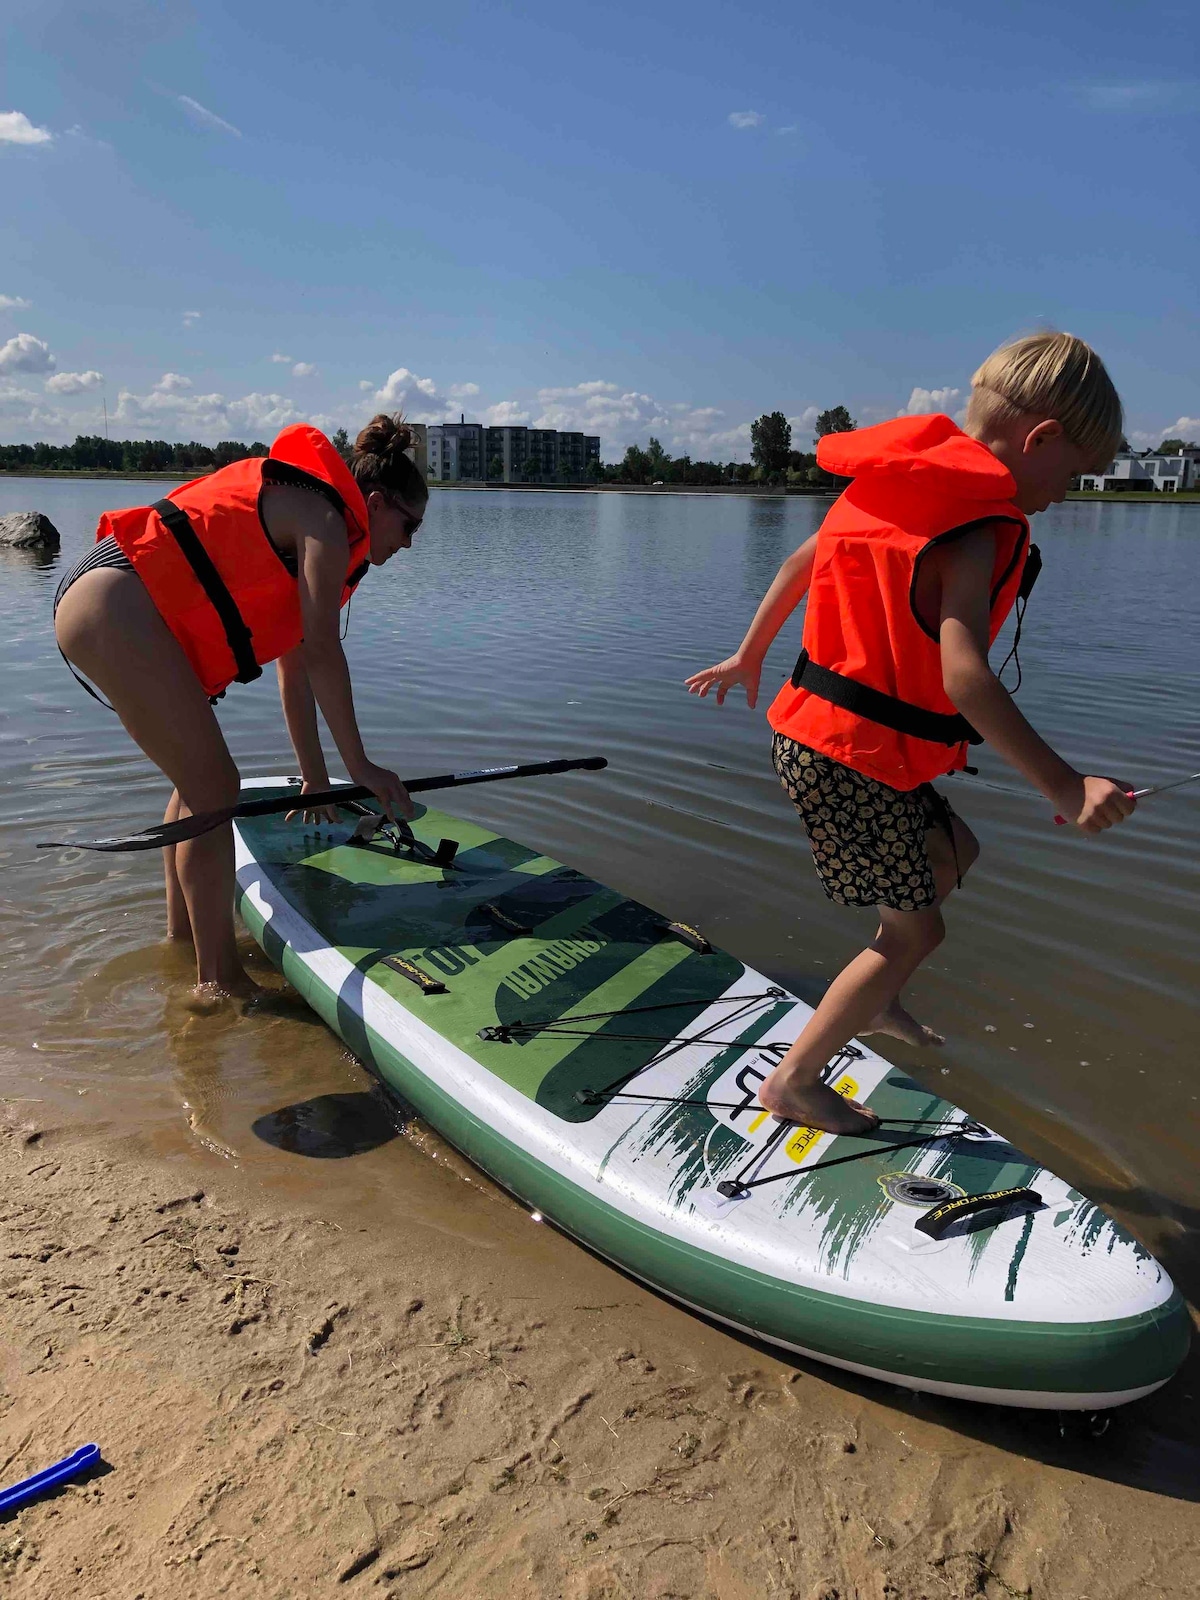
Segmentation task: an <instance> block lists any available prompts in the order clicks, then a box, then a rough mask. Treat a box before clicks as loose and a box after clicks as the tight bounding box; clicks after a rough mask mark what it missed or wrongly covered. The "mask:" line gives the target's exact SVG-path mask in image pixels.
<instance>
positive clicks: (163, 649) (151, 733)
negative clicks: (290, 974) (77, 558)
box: [55, 569, 247, 989]
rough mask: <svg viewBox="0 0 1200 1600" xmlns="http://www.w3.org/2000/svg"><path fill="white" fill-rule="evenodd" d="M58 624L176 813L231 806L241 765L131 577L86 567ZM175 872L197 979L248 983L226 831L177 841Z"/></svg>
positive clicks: (70, 653)
mask: <svg viewBox="0 0 1200 1600" xmlns="http://www.w3.org/2000/svg"><path fill="white" fill-rule="evenodd" d="M55 629H56V633H57V636H58V642H59V645H60V647H61V649H62V651H63V654H64V655H65V656H66V657H67V659H68V660H69V661H71V662H72V663H73V664H74V665H75V666H76V667H78V668H79V670H80V671H81V672H82V673H83V674H84V675H85V676H86V677H88V678H90V679H91V680H92V682H93V683H95V684H96V685H97V687H98V688H99V689H101V690H102V691H103V692H104V693H105V694H106V695H107V696H108V698H109V700H110V701H111V702H112V704H113V706H114V707H115V709H116V711H117V714H118V716H119V717H120V718H121V721H122V722H123V723H124V725H125V728H126V730H127V732H128V733H129V735H130V737H131V738H132V739H133V740H134V741H135V743H137V744H138V745H140V746H141V748H142V749H143V750H144V751H145V753H146V755H147V756H149V758H150V759H151V761H153V762H154V763H155V764H156V765H157V766H158V767H160V768H161V770H162V771H163V772H164V773H165V774H166V775H167V777H168V778H169V779H170V780H171V782H172V783H173V784H174V785H175V788H176V790H177V791H178V795H179V806H178V814H179V815H180V816H189V815H191V814H192V813H193V812H198V811H215V810H218V809H219V808H221V807H222V806H228V805H233V804H234V803H235V802H236V800H237V797H238V787H239V785H238V774H237V768H236V767H235V766H234V764H233V758H232V757H231V756H230V754H229V750H228V748H227V747H226V744H225V740H224V738H223V737H222V734H221V730H220V727H219V726H218V724H217V719H216V717H215V716H214V715H213V711H212V707H211V706H210V705H209V703H208V700H207V697H206V696H205V694H204V691H203V689H202V688H201V687H200V682H199V680H198V679H197V677H196V674H195V673H194V672H193V670H192V667H191V663H190V662H189V661H188V659H187V657H186V655H185V654H184V652H183V648H182V646H181V645H180V644H179V641H178V640H177V639H176V638H175V636H174V634H173V633H172V632H171V630H170V629H169V628H168V627H167V625H166V623H165V622H164V621H163V619H162V617H161V616H160V615H159V613H158V610H157V609H156V607H155V605H154V602H153V601H152V600H151V599H150V596H149V594H148V593H147V592H146V589H145V586H144V585H143V584H142V581H141V579H140V578H138V577H137V575H136V574H135V573H132V572H121V571H115V570H112V569H101V570H98V571H95V572H89V573H85V574H84V575H83V576H82V577H80V578H79V579H77V581H76V582H75V583H73V584H72V585H71V587H70V589H68V590H67V593H66V594H65V595H64V596H63V598H62V600H61V602H60V604H59V608H58V616H57V618H56V623H55ZM168 815H170V811H168ZM170 870H171V869H170V867H168V874H169V873H170ZM174 871H175V873H176V874H177V876H178V882H179V889H180V894H181V896H182V900H183V904H184V909H185V910H186V913H187V919H188V923H189V925H190V927H191V931H192V937H193V940H194V942H195V946H196V981H197V983H199V984H213V985H215V986H217V987H219V988H221V989H231V988H235V987H242V986H244V985H245V983H246V982H247V979H246V975H245V973H244V972H243V970H242V964H241V961H240V959H239V957H238V953H237V945H236V942H235V938H234V929H233V887H234V880H233V830H232V828H231V827H229V826H228V825H226V826H225V827H223V828H215V829H213V831H212V832H211V833H206V834H202V835H201V836H200V838H198V839H189V840H188V841H187V842H186V843H184V844H181V845H178V846H177V847H176V849H175V860H174Z"/></svg>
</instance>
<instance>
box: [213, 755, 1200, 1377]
mask: <svg viewBox="0 0 1200 1600" xmlns="http://www.w3.org/2000/svg"><path fill="white" fill-rule="evenodd" d="M253 787H254V793H255V795H256V796H257V795H260V794H262V793H264V792H270V790H271V788H272V787H275V788H277V789H279V790H280V792H284V785H283V782H282V780H271V781H270V782H266V781H260V782H259V783H257V784H256V785H254V786H253ZM411 829H412V834H413V837H414V844H413V845H412V846H411V847H397V846H396V845H394V844H393V843H392V842H391V841H389V840H388V839H387V838H385V837H383V836H381V835H379V834H377V835H376V836H375V837H374V839H372V840H371V841H369V842H366V843H363V842H359V843H353V844H352V843H350V842H349V841H350V838H351V836H352V834H353V832H354V821H353V820H350V821H348V822H347V824H345V825H341V824H338V825H334V826H332V827H322V828H320V829H314V828H311V827H309V828H305V827H303V826H301V825H298V824H295V823H291V824H289V823H286V822H284V820H283V819H282V817H279V816H270V817H261V818H254V819H249V820H244V821H242V822H240V823H239V824H238V825H237V835H238V878H239V888H240V904H241V909H242V913H243V916H244V918H245V920H246V922H247V925H248V926H249V927H250V929H251V931H252V932H254V933H255V935H256V936H257V937H258V938H259V939H260V942H262V944H263V946H264V948H265V949H266V950H267V952H268V954H270V955H271V956H272V958H273V959H275V960H276V961H277V963H278V964H279V965H280V966H281V967H282V968H283V970H284V972H285V973H286V974H287V975H288V976H289V978H291V979H292V981H293V982H294V983H295V984H296V985H297V987H298V988H299V989H300V990H301V992H302V993H304V994H305V996H306V998H308V999H309V1001H310V1002H311V1003H312V1004H313V1005H314V1006H315V1007H316V1009H317V1010H318V1011H319V1012H320V1013H321V1014H322V1015H323V1016H324V1017H325V1018H326V1020H327V1021H328V1022H329V1023H330V1024H331V1026H333V1027H334V1028H335V1029H336V1030H337V1031H338V1032H339V1033H340V1034H341V1036H342V1037H343V1039H345V1041H346V1043H347V1044H348V1045H349V1047H350V1048H351V1050H353V1051H354V1053H355V1054H356V1055H358V1056H359V1057H360V1059H362V1060H363V1061H364V1063H365V1064H366V1065H367V1066H368V1067H369V1068H370V1069H371V1070H373V1071H375V1072H376V1073H377V1074H379V1075H380V1076H381V1077H382V1078H383V1079H384V1080H385V1081H386V1082H387V1083H388V1084H390V1085H391V1086H392V1087H393V1088H394V1089H395V1090H396V1091H397V1092H399V1093H400V1094H401V1095H402V1096H403V1097H404V1098H405V1099H406V1100H407V1101H409V1102H410V1103H411V1104H412V1105H413V1106H414V1107H415V1108H416V1109H417V1110H418V1111H419V1112H420V1113H421V1115H423V1116H425V1117H426V1118H427V1120H429V1121H430V1123H431V1124H432V1125H433V1126H435V1127H438V1128H439V1130H440V1131H441V1132H443V1133H444V1134H445V1135H446V1137H448V1138H449V1139H451V1141H452V1142H454V1143H456V1144H457V1145H458V1146H459V1147H460V1148H461V1149H463V1150H464V1152H465V1153H466V1154H467V1155H468V1156H470V1157H471V1158H472V1159H473V1160H475V1161H476V1162H477V1163H478V1164H479V1165H480V1166H481V1167H483V1168H484V1169H485V1170H486V1171H488V1172H490V1173H491V1174H492V1175H493V1176H494V1177H495V1178H497V1180H498V1181H499V1182H501V1183H502V1184H504V1185H505V1186H506V1187H508V1188H509V1189H510V1190H512V1191H513V1192H514V1193H515V1194H516V1195H518V1196H519V1197H520V1198H521V1199H523V1200H524V1201H526V1202H527V1203H529V1204H531V1205H532V1206H535V1207H536V1208H537V1209H538V1210H540V1211H541V1212H543V1213H544V1214H545V1215H546V1216H547V1217H549V1218H550V1219H552V1220H554V1221H556V1222H557V1223H559V1225H560V1226H562V1227H563V1228H564V1229H565V1230H566V1231H567V1232H570V1233H573V1234H575V1235H576V1236H577V1237H579V1238H581V1239H582V1240H584V1242H586V1243H587V1244H589V1245H590V1246H591V1247H592V1248H594V1249H596V1250H598V1251H599V1252H600V1253H602V1254H604V1255H607V1256H609V1257H610V1258H611V1259H612V1260H614V1261H615V1262H616V1263H617V1264H618V1265H621V1266H623V1267H625V1268H626V1269H627V1270H629V1271H631V1272H633V1273H634V1274H635V1275H637V1276H639V1277H642V1278H644V1279H645V1280H646V1281H648V1282H650V1283H651V1284H653V1285H654V1286H656V1287H658V1288H661V1289H663V1290H665V1292H667V1293H669V1294H672V1295H674V1296H675V1297H676V1298H677V1299H681V1300H683V1301H685V1303H687V1304H689V1305H693V1306H696V1307H698V1308H700V1309H703V1310H705V1311H707V1312H709V1313H710V1314H712V1315H714V1316H717V1317H720V1318H721V1319H723V1320H724V1321H726V1322H729V1323H732V1324H733V1325H734V1326H736V1327H739V1328H745V1329H747V1330H749V1331H752V1332H754V1333H756V1334H758V1335H760V1336H762V1337H765V1338H768V1339H772V1340H774V1341H775V1342H777V1343H779V1344H783V1345H786V1346H787V1347H788V1348H790V1349H793V1350H798V1351H802V1352H804V1353H808V1354H814V1355H817V1356H819V1357H821V1358H822V1359H824V1360H827V1361H833V1362H834V1363H835V1364H840V1365H844V1366H848V1367H851V1368H853V1369H854V1370H857V1371H865V1372H871V1373H878V1374H880V1375H884V1376H887V1377H889V1378H891V1379H893V1380H894V1381H897V1382H900V1383H905V1384H908V1385H909V1386H911V1387H916V1388H932V1389H939V1390H941V1391H943V1392H947V1393H954V1394H966V1395H969V1396H972V1397H976V1398H984V1399H990V1400H996V1399H999V1400H1001V1401H1004V1400H1008V1401H1009V1403H1014V1404H1031V1405H1057V1406H1071V1405H1080V1406H1083V1405H1088V1406H1102V1405H1109V1404H1115V1403H1119V1402H1120V1401H1121V1400H1124V1399H1129V1398H1132V1397H1133V1396H1134V1395H1135V1394H1136V1393H1142V1392H1146V1391H1147V1390H1148V1389H1150V1388H1153V1387H1156V1386H1157V1385H1158V1384H1160V1383H1162V1382H1164V1381H1166V1379H1167V1378H1168V1377H1169V1376H1170V1374H1171V1373H1172V1372H1173V1371H1174V1370H1175V1367H1176V1366H1177V1365H1178V1363H1179V1361H1180V1360H1182V1357H1183V1354H1184V1352H1185V1350H1186V1348H1187V1339H1188V1330H1189V1322H1188V1317H1187V1313H1186V1308H1185V1307H1184V1306H1183V1303H1182V1301H1181V1300H1180V1297H1179V1296H1178V1294H1177V1293H1176V1292H1175V1291H1174V1289H1173V1286H1172V1285H1171V1282H1170V1279H1169V1278H1168V1277H1167V1274H1166V1272H1165V1271H1164V1270H1163V1268H1162V1267H1161V1266H1160V1265H1159V1263H1158V1262H1157V1261H1155V1260H1154V1258H1153V1257H1152V1256H1151V1255H1150V1254H1149V1253H1148V1252H1147V1251H1146V1250H1145V1249H1144V1248H1143V1247H1142V1246H1141V1245H1140V1244H1139V1243H1138V1242H1137V1241H1136V1240H1135V1239H1134V1238H1133V1237H1132V1236H1131V1235H1129V1234H1128V1233H1126V1232H1125V1231H1124V1230H1123V1229H1122V1228H1120V1227H1119V1225H1118V1224H1117V1223H1116V1222H1115V1221H1114V1220H1113V1219H1112V1218H1110V1217H1109V1216H1108V1215H1107V1214H1106V1213H1105V1212H1104V1211H1102V1210H1101V1209H1100V1208H1099V1207H1097V1206H1095V1205H1094V1204H1092V1203H1091V1202H1090V1201H1089V1200H1087V1199H1086V1197H1085V1196H1083V1195H1082V1194H1079V1193H1078V1192H1077V1191H1075V1190H1074V1189H1072V1188H1070V1186H1069V1185H1067V1184H1066V1183H1065V1182H1064V1181H1063V1180H1062V1179H1059V1178H1057V1177H1056V1176H1055V1175H1054V1174H1053V1173H1050V1172H1048V1171H1047V1170H1046V1169H1044V1168H1043V1167H1041V1166H1040V1164H1039V1163H1038V1162H1037V1161H1035V1160H1033V1159H1031V1158H1030V1157H1028V1156H1026V1155H1024V1154H1023V1153H1022V1152H1021V1151H1019V1150H1018V1149H1016V1148H1014V1147H1013V1146H1012V1145H1011V1144H1009V1143H1008V1142H1007V1141H1006V1140H1005V1139H1003V1138H1002V1137H1000V1136H999V1135H998V1134H996V1133H994V1132H992V1131H991V1130H988V1129H984V1128H980V1127H979V1126H978V1125H977V1124H975V1125H973V1129H972V1125H971V1123H970V1119H969V1118H967V1117H966V1114H965V1113H963V1112H961V1111H960V1110H959V1109H958V1108H956V1107H955V1106H953V1105H951V1104H950V1103H949V1102H948V1101H946V1100H945V1099H944V1098H942V1097H941V1096H940V1095H938V1094H937V1093H936V1092H934V1091H932V1090H930V1089H928V1088H927V1087H925V1086H924V1085H922V1084H921V1083H920V1082H918V1081H917V1080H916V1079H915V1078H913V1077H912V1076H910V1075H909V1074H908V1073H907V1072H905V1071H903V1070H901V1069H900V1068H897V1067H894V1066H891V1065H890V1064H889V1063H887V1062H886V1061H884V1060H883V1059H882V1058H881V1057H879V1056H877V1055H875V1054H874V1052H872V1051H870V1050H869V1049H866V1048H865V1047H863V1046H861V1045H857V1044H854V1045H850V1046H848V1047H847V1049H846V1050H845V1051H844V1052H842V1053H841V1054H840V1055H839V1056H838V1057H837V1058H835V1060H834V1061H833V1062H832V1063H831V1064H830V1067H829V1069H828V1072H827V1081H829V1082H830V1083H831V1084H832V1086H833V1087H834V1088H835V1089H836V1090H837V1091H838V1092H839V1093H843V1094H845V1095H847V1096H850V1097H853V1098H855V1099H859V1100H862V1101H863V1102H864V1103H866V1104H869V1105H870V1107H871V1109H872V1110H873V1111H875V1112H876V1113H878V1115H879V1116H880V1117H881V1118H883V1119H885V1120H884V1125H883V1126H882V1127H881V1128H880V1129H879V1130H878V1131H877V1132H876V1133H875V1134H873V1135H871V1136H869V1137H867V1138H863V1139H856V1138H847V1137H840V1138H839V1137H834V1136H832V1135H828V1134H823V1133H820V1132H818V1131H816V1130H812V1129H806V1128H798V1127H794V1126H785V1125H783V1124H781V1123H779V1122H778V1121H777V1119H775V1118H773V1117H771V1116H770V1115H769V1114H768V1113H766V1112H764V1111H763V1109H762V1107H761V1106H760V1105H758V1104H757V1100H756V1091H757V1088H758V1085H759V1084H760V1083H761V1082H762V1080H763V1078H764V1077H765V1076H766V1075H767V1073H769V1072H770V1071H771V1069H772V1068H773V1066H774V1065H775V1063H776V1062H777V1061H778V1059H779V1056H780V1054H781V1053H782V1051H783V1050H784V1049H786V1048H787V1046H788V1045H789V1044H790V1043H791V1041H792V1040H793V1039H794V1038H795V1037H796V1035H797V1033H798V1032H799V1031H800V1028H801V1027H802V1026H803V1024H804V1022H805V1020H806V1019H807V1017H808V1016H809V1015H810V1014H811V1012H810V1009H809V1008H808V1007H807V1006H806V1005H804V1003H803V1002H801V1001H799V1000H798V999H796V997H794V996H793V995H791V994H789V993H788V992H787V991H786V990H784V989H782V988H781V987H779V986H778V985H775V984H773V983H771V982H770V981H769V980H768V979H766V978H764V977H762V975H761V974H759V973H756V972H754V971H753V970H752V969H749V968H747V967H745V966H744V965H743V963H741V962H740V961H738V960H737V959H736V958H735V957H733V956H732V955H729V954H727V953H726V952H724V951H721V950H718V949H712V950H709V951H707V952H706V953H701V951H700V950H698V949H696V948H695V941H694V940H690V939H686V938H684V937H681V936H680V934H678V933H676V932H673V931H672V930H671V928H670V921H671V918H670V917H669V916H667V915H664V914H662V913H659V912H656V911H653V910H651V909H649V908H648V907H646V906H644V905H641V904H640V903H639V902H637V901H635V900H632V899H629V898H627V897H625V896H623V895H621V894H620V893H618V892H617V891H616V890H613V889H610V888H608V887H606V886H605V885H603V884H600V883H597V882H595V881H594V880H592V879H590V878H588V877H587V876H586V875H584V874H582V873H580V872H578V871H576V870H574V869H573V868H571V867H568V866H564V865H562V864H560V863H559V862H557V861H554V860H552V859H550V858H548V857H547V856H544V855H541V854H538V853H537V852H536V851H534V850H532V849H530V848H527V847H526V846H523V845H520V844H517V843H515V842H514V841H512V840H510V839H506V838H503V837H502V836H499V835H496V834H494V833H492V832H490V831H489V830H487V829H486V828H483V827H480V826H478V825H477V824H474V823H471V822H467V821H465V820H463V819H461V818H457V817H454V816H452V815H450V814H448V813H445V812H441V811H437V810H434V809H433V808H430V807H423V806H418V807H417V814H416V816H415V817H414V819H413V821H412V823H411ZM446 839H449V840H453V841H454V842H455V843H456V845H457V851H456V853H455V856H454V859H453V862H452V863H450V864H437V863H435V862H434V861H432V859H431V856H432V853H433V852H434V851H436V850H437V849H438V846H439V844H440V843H441V841H442V840H446ZM964 1130H972V1131H964ZM848 1156H849V1157H855V1158H856V1159H852V1160H845V1159H843V1158H845V1157H848ZM818 1168H819V1169H820V1170H817V1169H818ZM731 1186H732V1191H731ZM998 1191H999V1192H1004V1193H1007V1192H1008V1191H1022V1192H1024V1191H1032V1198H1030V1196H1029V1195H1028V1194H1025V1195H1024V1198H1021V1199H1013V1200H1012V1201H1011V1202H1010V1203H1007V1204H1002V1203H1000V1202H997V1204H996V1206H995V1208H994V1209H990V1210H987V1211H984V1212H982V1213H976V1214H973V1215H968V1216H963V1217H961V1218H960V1219H958V1220H957V1221H953V1222H951V1223H950V1224H948V1226H947V1228H946V1230H945V1232H944V1233H940V1234H939V1235H938V1236H936V1237H930V1236H928V1235H927V1234H926V1233H924V1232H922V1231H921V1230H919V1229H918V1228H917V1227H916V1225H915V1224H916V1222H917V1221H918V1220H919V1219H920V1218H922V1217H924V1216H926V1215H927V1214H928V1213H930V1212H931V1210H932V1209H933V1208H934V1207H935V1206H936V1205H937V1204H939V1203H941V1204H945V1203H946V1202H948V1201H950V1200H953V1199H954V1198H956V1197H959V1196H964V1197H966V1196H978V1195H982V1194H987V1193H993V1192H998Z"/></svg>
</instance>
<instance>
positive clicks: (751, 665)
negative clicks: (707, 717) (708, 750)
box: [684, 656, 762, 711]
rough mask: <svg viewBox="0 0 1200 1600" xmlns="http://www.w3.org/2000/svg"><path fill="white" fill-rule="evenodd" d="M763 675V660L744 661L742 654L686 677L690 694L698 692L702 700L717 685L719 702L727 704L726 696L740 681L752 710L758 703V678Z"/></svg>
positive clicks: (720, 704)
mask: <svg viewBox="0 0 1200 1600" xmlns="http://www.w3.org/2000/svg"><path fill="white" fill-rule="evenodd" d="M761 677H762V662H761V661H753V662H744V661H743V660H742V659H741V657H740V656H730V657H729V659H728V661H718V663H717V665H716V666H715V667H706V668H705V670H704V671H703V672H695V673H693V674H692V676H691V677H690V678H685V679H684V683H685V684H686V686H687V692H688V693H689V694H698V695H699V696H700V698H701V700H703V699H704V697H705V695H707V693H708V691H709V690H710V689H711V688H712V687H713V685H714V684H715V685H716V690H717V704H718V705H719V706H723V705H724V704H725V696H726V695H727V694H728V693H729V691H730V689H732V688H733V687H734V685H735V684H738V683H740V684H741V686H742V688H743V689H745V691H746V704H747V705H748V706H749V707H750V709H751V711H753V710H754V707H755V705H756V704H757V703H758V680H759V678H761Z"/></svg>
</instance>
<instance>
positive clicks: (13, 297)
mask: <svg viewBox="0 0 1200 1600" xmlns="http://www.w3.org/2000/svg"><path fill="white" fill-rule="evenodd" d="M32 304H33V301H32V300H22V298H21V296H20V295H19V294H0V311H28V310H29V308H30V306H31V305H32Z"/></svg>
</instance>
